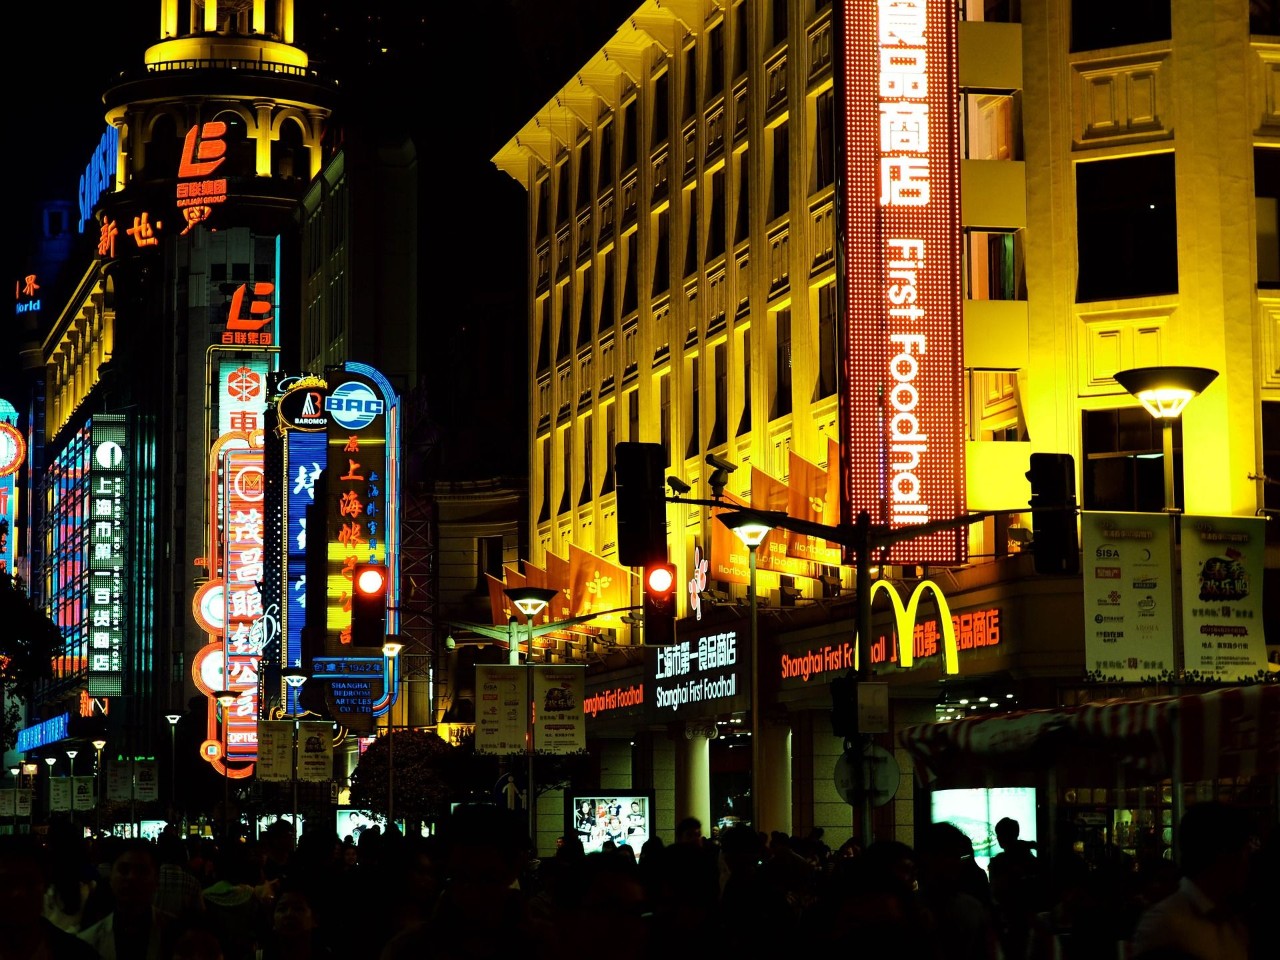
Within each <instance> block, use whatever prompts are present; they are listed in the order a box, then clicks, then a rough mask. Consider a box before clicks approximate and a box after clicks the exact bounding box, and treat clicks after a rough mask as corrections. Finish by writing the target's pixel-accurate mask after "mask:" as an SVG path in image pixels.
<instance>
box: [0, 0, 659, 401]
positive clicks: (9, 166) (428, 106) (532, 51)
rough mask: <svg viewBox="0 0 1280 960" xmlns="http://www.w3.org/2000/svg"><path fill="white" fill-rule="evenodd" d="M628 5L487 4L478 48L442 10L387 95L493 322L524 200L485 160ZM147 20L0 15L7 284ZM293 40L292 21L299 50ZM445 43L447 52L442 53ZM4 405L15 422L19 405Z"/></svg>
mask: <svg viewBox="0 0 1280 960" xmlns="http://www.w3.org/2000/svg"><path fill="white" fill-rule="evenodd" d="M325 2H326V0H298V4H297V7H298V10H299V18H301V17H303V16H304V15H305V10H306V8H308V7H315V6H319V5H321V4H323V3H325ZM388 2H391V0H388ZM401 2H403V0H395V2H393V3H392V7H393V8H394V7H398V6H399V3H401ZM376 5H377V0H374V2H373V3H369V2H367V0H366V2H365V3H364V4H363V5H362V7H361V9H367V8H369V7H370V6H376ZM637 5H638V2H637V0H627V2H621V3H620V2H618V0H499V2H494V3H488V4H485V5H484V6H485V7H486V8H487V9H486V12H485V13H484V16H483V28H484V29H487V30H488V31H489V33H488V35H487V36H482V35H479V34H477V33H476V32H475V31H474V29H472V28H466V29H460V28H459V27H458V26H457V24H456V14H450V15H448V16H447V17H446V14H445V10H446V9H447V8H445V7H441V8H440V10H441V16H442V17H446V20H445V21H444V22H443V23H442V24H441V26H440V28H439V30H438V31H437V30H436V29H435V28H434V27H433V26H432V25H431V24H430V23H429V24H428V43H429V44H436V45H438V48H437V49H436V50H435V51H433V54H432V55H431V56H427V57H422V58H419V60H420V63H421V67H420V79H417V80H416V82H412V83H410V84H407V85H406V88H405V89H402V90H399V91H396V92H395V94H394V95H395V96H398V97H401V98H402V100H403V102H404V103H405V104H406V105H408V106H409V107H410V108H411V109H418V110H420V111H421V112H422V120H423V128H424V129H425V130H427V131H429V133H430V139H431V140H432V142H430V143H428V144H427V145H426V146H425V148H424V147H423V146H420V147H419V154H420V163H423V165H424V167H425V169H426V172H427V174H428V176H427V182H428V183H429V184H432V183H433V184H435V186H436V187H437V188H438V187H439V185H440V184H442V183H451V184H453V185H454V186H453V187H451V188H448V189H443V190H440V192H439V204H440V206H439V210H440V213H441V215H442V216H443V217H444V218H446V219H447V220H451V221H452V222H453V227H451V229H450V231H449V238H450V239H449V242H450V244H452V245H455V246H457V247H458V248H459V249H464V250H468V251H472V250H482V251H484V253H485V255H486V258H487V260H488V263H487V266H486V270H485V275H484V276H483V277H478V278H475V279H476V283H475V284H473V285H471V290H472V292H473V294H474V292H475V291H476V290H477V289H479V290H482V291H484V293H485V294H486V296H487V297H488V298H489V299H490V300H491V301H492V300H493V298H494V296H495V294H496V295H497V296H498V297H499V302H500V303H501V304H502V306H501V307H500V308H501V309H510V308H514V309H518V310H520V311H521V315H522V316H523V311H524V305H523V302H522V298H523V294H524V277H525V269H526V268H525V261H524V257H525V256H526V255H527V252H526V251H525V249H524V246H525V245H524V233H523V231H524V223H525V208H524V203H525V197H524V191H523V189H522V188H520V187H519V186H518V185H517V184H516V183H515V181H513V180H511V178H510V177H508V176H507V175H506V174H504V173H502V172H501V171H499V170H497V169H496V168H495V167H494V166H493V164H492V163H491V162H490V158H491V157H492V156H493V155H494V153H496V152H497V151H498V149H499V148H500V147H501V146H502V145H503V144H504V143H506V142H507V141H508V140H509V139H510V138H511V137H512V136H513V135H514V134H515V133H516V131H517V130H518V129H519V127H520V126H521V125H522V123H523V122H524V121H525V120H527V119H528V118H529V117H530V116H531V115H532V114H533V113H534V111H536V110H537V109H538V108H539V107H541V106H542V105H543V104H545V103H546V102H547V101H548V100H549V99H550V98H551V96H552V95H553V94H554V93H555V91H556V90H558V89H559V88H560V86H562V85H563V84H564V83H565V82H566V81H567V80H568V79H569V78H570V77H571V76H572V74H573V71H574V70H575V69H576V68H577V67H578V66H580V65H581V64H583V63H584V62H585V61H586V60H587V59H588V57H590V55H591V54H593V53H594V52H595V51H596V50H598V49H599V48H600V46H601V45H602V44H603V42H604V41H605V40H606V39H607V38H609V37H610V36H612V34H613V32H614V30H615V29H616V28H617V26H618V24H620V23H622V22H623V20H624V19H625V18H626V16H627V15H628V14H630V13H631V12H632V11H633V10H634V9H635V7H636V6H637ZM345 6H346V7H348V8H349V7H350V4H349V3H346V4H345ZM159 11H160V3H159V0H125V2H124V3H120V4H116V5H113V6H101V5H98V6H90V7H85V8H79V7H76V8H69V7H67V6H66V5H65V4H57V3H50V2H47V0H45V2H36V3H23V4H13V5H11V6H10V8H8V9H6V11H5V13H6V39H5V44H6V48H5V53H6V56H4V57H3V70H4V80H5V89H7V90H8V91H10V96H11V100H10V104H11V106H10V118H11V119H10V124H11V126H10V128H9V130H8V134H9V136H7V137H6V140H7V143H8V145H7V147H6V150H5V151H4V153H3V156H4V164H5V167H6V171H5V172H6V174H7V176H6V177H5V183H6V190H5V191H4V194H3V196H4V200H3V203H4V204H5V206H6V207H7V209H6V211H5V221H6V223H7V224H8V225H9V229H8V230H6V231H4V244H5V248H4V252H5V258H4V259H5V263H7V264H9V275H10V276H11V277H14V278H15V279H16V277H17V275H18V274H19V272H20V270H21V266H22V260H23V258H24V256H25V255H26V254H27V253H29V251H30V248H31V243H30V239H29V238H30V230H31V228H30V227H27V226H26V225H27V224H29V223H30V222H31V217H32V215H33V211H34V209H35V207H33V203H34V202H36V201H38V200H40V199H44V198H50V197H55V196H65V197H67V198H68V199H71V200H74V198H75V192H76V187H77V184H78V181H79V176H80V172H81V171H82V170H83V169H84V167H85V165H86V163H87V162H88V159H89V156H90V154H91V153H92V151H93V149H94V147H95V146H96V145H97V142H98V140H99V138H100V137H101V134H102V131H103V129H104V128H105V121H104V120H103V109H102V101H101V94H102V90H103V89H104V88H105V87H106V86H107V85H108V84H109V82H110V81H111V79H112V78H113V77H114V76H116V75H117V74H118V73H119V72H120V71H121V70H123V69H125V68H137V67H139V66H140V65H141V63H142V57H143V53H144V51H145V50H146V48H147V47H148V46H149V45H150V44H152V43H154V42H155V41H156V38H157V35H158V25H159V17H160V13H159ZM454 31H457V32H456V33H455V32H454ZM303 34H304V28H303V26H301V21H300V25H299V35H300V45H302V46H304V48H305V46H306V43H305V40H304V39H303ZM449 37H454V38H456V41H457V42H456V45H454V46H452V47H450V46H448V45H447V44H445V43H444V41H445V40H446V38H449ZM440 46H442V47H443V48H439V47H440ZM455 137H456V139H453V138H455ZM441 144H447V145H446V146H444V147H443V148H441V146H440V145H441ZM436 151H440V152H436ZM424 161H425V162H424ZM79 269H80V267H79V266H78V265H77V266H75V267H73V271H78V270H79ZM425 283H430V280H429V279H428V280H426V281H425ZM451 296H456V297H459V298H462V297H463V296H464V295H463V294H462V293H459V294H454V295H451ZM513 297H514V298H515V299H514V300H512V298H513ZM442 306H443V309H445V310H448V311H450V312H453V313H457V314H461V313H463V312H466V311H467V310H468V306H467V305H466V303H465V302H464V300H463V299H458V300H453V301H450V302H446V303H445V304H443V305H442ZM51 309H56V308H54V307H52V305H46V307H45V314H46V317H48V314H49V311H50V310H51ZM9 315H10V316H12V314H9ZM11 322H12V321H11ZM16 371H17V358H16V354H15V350H14V349H13V343H12V341H10V342H9V343H7V344H6V345H5V346H4V347H3V348H0V396H9V395H10V394H11V393H12V392H13V390H14V387H13V383H14V380H13V377H14V375H15V374H16ZM13 400H14V401H15V403H16V404H17V405H18V406H19V408H20V409H21V407H22V404H21V403H19V402H18V398H17V397H16V396H14V397H13Z"/></svg>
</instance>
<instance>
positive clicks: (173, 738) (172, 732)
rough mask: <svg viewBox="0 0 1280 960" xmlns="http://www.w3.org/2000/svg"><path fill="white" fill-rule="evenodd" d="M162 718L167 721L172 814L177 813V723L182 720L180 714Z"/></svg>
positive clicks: (171, 714)
mask: <svg viewBox="0 0 1280 960" xmlns="http://www.w3.org/2000/svg"><path fill="white" fill-rule="evenodd" d="M164 718H165V719H166V720H168V721H169V806H170V807H172V808H173V812H174V813H175V814H177V812H178V766H177V763H178V746H177V741H178V721H179V720H181V719H182V714H180V713H166V714H165V715H164Z"/></svg>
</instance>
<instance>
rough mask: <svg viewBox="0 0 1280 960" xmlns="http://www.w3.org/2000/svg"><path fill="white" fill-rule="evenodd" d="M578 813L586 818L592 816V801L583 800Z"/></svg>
mask: <svg viewBox="0 0 1280 960" xmlns="http://www.w3.org/2000/svg"><path fill="white" fill-rule="evenodd" d="M578 812H579V813H580V814H582V815H583V816H584V817H585V816H590V814H591V801H590V800H583V801H582V802H581V803H580V804H578Z"/></svg>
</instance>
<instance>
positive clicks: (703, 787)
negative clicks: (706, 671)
mask: <svg viewBox="0 0 1280 960" xmlns="http://www.w3.org/2000/svg"><path fill="white" fill-rule="evenodd" d="M675 731H676V737H675V741H676V805H675V810H674V811H673V812H674V813H675V822H676V823H679V822H680V821H681V820H683V819H684V818H685V817H697V818H698V819H699V820H701V821H702V833H703V835H704V836H706V835H709V834H710V833H711V826H712V824H711V750H710V745H711V741H712V740H713V739H715V738H716V737H717V736H719V731H718V730H717V729H716V725H715V724H714V723H713V722H711V721H710V720H697V721H692V722H689V723H685V724H683V725H678V726H677V727H676V728H675ZM663 839H664V840H666V841H667V842H668V843H670V842H671V840H673V839H674V837H670V838H668V837H664V838H663Z"/></svg>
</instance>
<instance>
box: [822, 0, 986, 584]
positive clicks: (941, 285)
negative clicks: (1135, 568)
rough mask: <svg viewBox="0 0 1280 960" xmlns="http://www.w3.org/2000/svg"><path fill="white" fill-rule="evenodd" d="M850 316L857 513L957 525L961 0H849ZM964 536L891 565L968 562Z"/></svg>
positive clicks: (952, 533)
mask: <svg viewBox="0 0 1280 960" xmlns="http://www.w3.org/2000/svg"><path fill="white" fill-rule="evenodd" d="M843 10H844V23H845V26H844V36H843V38H842V41H843V42H842V60H841V64H842V66H843V83H842V87H843V89H842V90H841V104H842V109H843V118H842V119H843V128H844V135H845V145H846V150H845V156H846V168H845V171H844V172H845V183H844V190H845V201H846V202H845V205H844V208H845V216H844V222H843V223H842V225H841V227H842V229H843V231H844V241H845V244H844V247H845V261H844V271H845V276H846V278H847V283H846V284H845V295H846V302H845V309H846V311H847V315H848V317H849V323H848V327H847V333H846V337H847V342H846V345H845V346H846V351H845V363H846V365H847V369H846V373H847V376H846V377H845V383H846V384H847V387H846V388H845V389H847V391H848V392H847V394H846V395H844V396H843V397H842V405H843V411H842V412H843V416H842V426H843V428H844V430H845V440H844V442H842V443H841V444H840V449H841V453H842V455H843V468H844V470H845V479H846V483H845V488H846V491H847V494H848V498H849V506H850V509H851V511H852V514H854V515H856V514H857V513H859V512H861V511H867V513H868V514H869V515H870V517H871V521H872V522H873V523H878V524H883V525H888V526H890V527H891V528H902V527H909V526H911V525H915V524H923V523H929V522H930V521H933V520H939V519H945V518H948V517H954V516H960V515H961V514H963V513H964V511H965V497H964V476H963V468H964V432H963V431H964V411H963V399H964V395H963V390H964V387H963V368H964V359H963V356H962V329H961V323H960V252H961V251H960V158H959V141H960V138H959V128H958V122H959V120H958V111H957V107H956V103H957V74H956V24H955V10H954V4H952V3H944V2H942V0H917V2H914V3H890V2H887V0H880V2H877V3H868V2H866V0H843ZM966 553H967V550H966V534H965V531H964V529H963V528H958V529H955V530H944V531H939V532H937V533H934V534H932V535H930V536H927V537H920V538H917V539H914V540H909V541H904V542H901V543H899V544H897V545H895V546H894V547H893V548H892V549H891V551H890V556H889V562H891V563H955V562H962V561H963V560H965V559H966Z"/></svg>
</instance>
